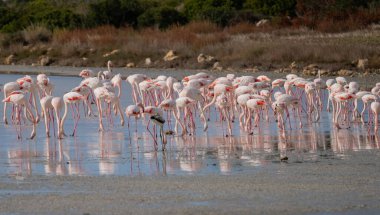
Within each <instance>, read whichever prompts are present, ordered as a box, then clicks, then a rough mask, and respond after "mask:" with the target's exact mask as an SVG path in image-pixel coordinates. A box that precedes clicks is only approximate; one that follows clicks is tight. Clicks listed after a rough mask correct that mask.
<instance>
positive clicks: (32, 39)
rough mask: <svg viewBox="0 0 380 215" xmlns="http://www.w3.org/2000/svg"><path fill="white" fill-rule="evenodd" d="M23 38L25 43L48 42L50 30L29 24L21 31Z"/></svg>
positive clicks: (50, 34) (50, 35)
mask: <svg viewBox="0 0 380 215" xmlns="http://www.w3.org/2000/svg"><path fill="white" fill-rule="evenodd" d="M22 35H23V37H24V40H25V41H26V42H27V43H37V42H49V41H50V40H51V38H52V32H51V31H50V30H49V29H47V28H46V27H44V26H41V25H31V26H29V27H27V28H26V29H24V30H23V31H22Z"/></svg>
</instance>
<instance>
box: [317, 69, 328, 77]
mask: <svg viewBox="0 0 380 215" xmlns="http://www.w3.org/2000/svg"><path fill="white" fill-rule="evenodd" d="M319 71H320V73H321V76H327V75H331V71H329V70H327V69H320V70H319Z"/></svg>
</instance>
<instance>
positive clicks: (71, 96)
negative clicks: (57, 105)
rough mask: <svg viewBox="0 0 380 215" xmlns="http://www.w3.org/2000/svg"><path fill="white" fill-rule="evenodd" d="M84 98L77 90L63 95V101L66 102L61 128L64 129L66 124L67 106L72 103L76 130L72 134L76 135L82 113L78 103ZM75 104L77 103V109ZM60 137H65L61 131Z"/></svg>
mask: <svg viewBox="0 0 380 215" xmlns="http://www.w3.org/2000/svg"><path fill="white" fill-rule="evenodd" d="M82 100H83V96H82V95H81V94H79V93H77V92H68V93H66V94H65V95H63V102H64V104H65V112H64V113H63V117H62V120H61V124H60V128H61V130H63V125H64V124H65V120H66V117H67V109H68V108H67V106H68V104H70V106H71V111H72V114H73V119H74V130H73V134H72V136H75V134H76V129H77V126H78V122H79V119H80V113H79V105H78V103H79V102H80V101H82ZM73 105H75V106H76V107H75V110H74V107H73ZM59 138H63V133H61V136H60V137H59Z"/></svg>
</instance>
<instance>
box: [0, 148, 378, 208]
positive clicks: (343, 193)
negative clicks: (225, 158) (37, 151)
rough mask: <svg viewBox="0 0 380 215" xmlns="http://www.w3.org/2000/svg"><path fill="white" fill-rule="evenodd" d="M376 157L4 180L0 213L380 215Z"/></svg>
mask: <svg viewBox="0 0 380 215" xmlns="http://www.w3.org/2000/svg"><path fill="white" fill-rule="evenodd" d="M367 153H368V152H367ZM370 153H377V155H376V156H375V161H373V160H369V159H368V158H367V156H365V153H364V154H362V153H358V154H355V155H352V157H351V158H350V159H349V160H340V161H339V162H336V161H335V160H331V161H325V162H322V163H318V164H317V163H298V164H295V163H290V164H287V163H278V165H275V166H274V167H273V169H268V168H263V169H260V170H258V171H257V172H255V173H253V174H242V175H230V176H220V175H207V176H134V177H46V176H32V177H30V178H29V177H27V178H17V179H15V178H9V177H6V176H2V177H1V180H0V188H1V191H0V199H1V201H0V208H1V214H124V213H127V214H198V213H207V214H231V213H239V214H283V215H284V214H322V213H323V214H325V213H327V214H346V213H349V214H363V213H365V214H378V213H379V212H380V199H379V198H378V194H379V193H380V172H379V171H378V169H379V166H378V164H379V162H380V156H379V155H380V154H379V152H378V151H377V152H370ZM370 157H371V159H373V158H374V157H373V156H370Z"/></svg>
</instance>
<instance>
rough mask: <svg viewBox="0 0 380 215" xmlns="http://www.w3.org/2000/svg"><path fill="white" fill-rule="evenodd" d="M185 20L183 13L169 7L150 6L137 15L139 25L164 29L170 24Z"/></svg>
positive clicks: (181, 22)
mask: <svg viewBox="0 0 380 215" xmlns="http://www.w3.org/2000/svg"><path fill="white" fill-rule="evenodd" d="M186 22H187V19H186V17H185V15H184V14H182V13H181V12H178V11H177V10H175V9H174V8H171V7H166V6H164V7H160V8H150V9H148V10H146V11H145V12H144V13H143V14H141V15H140V16H139V17H138V24H139V27H149V26H158V27H159V28H160V29H166V28H168V27H170V26H171V25H175V24H180V25H183V24H185V23H186Z"/></svg>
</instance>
